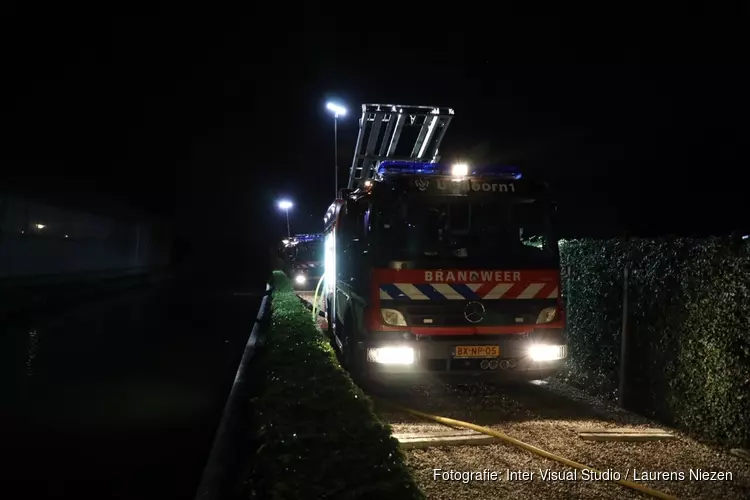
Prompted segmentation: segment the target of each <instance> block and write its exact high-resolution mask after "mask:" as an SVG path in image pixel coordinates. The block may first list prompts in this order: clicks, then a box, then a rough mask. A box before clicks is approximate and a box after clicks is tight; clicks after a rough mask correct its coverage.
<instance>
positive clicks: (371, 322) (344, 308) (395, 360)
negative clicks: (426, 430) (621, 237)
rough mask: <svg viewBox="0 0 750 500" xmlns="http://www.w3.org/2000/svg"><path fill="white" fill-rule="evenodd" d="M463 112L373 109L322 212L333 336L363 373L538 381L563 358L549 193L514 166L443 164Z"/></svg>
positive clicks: (347, 361) (365, 114)
mask: <svg viewBox="0 0 750 500" xmlns="http://www.w3.org/2000/svg"><path fill="white" fill-rule="evenodd" d="M453 116H454V112H453V110H452V109H449V108H441V107H431V106H399V105H383V104H365V105H363V107H362V117H361V119H360V123H359V126H360V129H359V137H358V140H357V145H356V151H355V155H354V159H353V162H352V166H351V169H350V172H349V183H348V187H347V188H345V189H342V190H341V191H340V193H339V196H338V197H337V199H336V200H335V201H334V202H333V203H332V204H331V205H330V207H329V208H328V211H327V212H326V214H325V217H324V222H325V279H324V297H325V305H324V306H325V309H326V316H327V318H328V328H329V335H330V336H331V338H332V340H333V342H334V343H335V347H337V348H338V350H339V352H340V354H341V357H342V360H343V362H344V365H345V366H346V367H347V369H348V370H349V371H350V373H352V374H353V375H356V376H360V377H364V378H365V379H366V380H381V381H395V380H398V379H406V380H415V379H418V378H423V377H427V378H430V377H433V376H442V375H449V376H466V377H470V378H477V377H482V378H485V377H495V378H508V377H513V378H523V379H538V378H544V377H546V376H549V375H552V374H554V373H555V372H556V371H558V370H559V369H560V368H561V367H562V364H563V363H564V360H565V358H566V356H567V341H566V335H565V331H564V330H565V323H564V317H563V308H562V302H561V293H560V258H559V252H558V246H557V238H556V237H555V232H554V217H553V216H554V213H555V205H554V201H553V200H552V198H551V193H550V192H549V189H548V188H547V186H546V184H545V183H543V182H539V181H534V180H533V179H527V178H524V176H523V175H522V173H521V172H520V171H519V170H518V169H515V168H508V167H492V166H480V165H470V164H467V163H456V164H452V165H447V164H443V163H441V162H440V157H439V156H438V147H439V145H440V143H441V141H442V138H443V136H444V134H445V132H446V130H447V128H448V126H449V125H450V123H451V120H452V118H453Z"/></svg>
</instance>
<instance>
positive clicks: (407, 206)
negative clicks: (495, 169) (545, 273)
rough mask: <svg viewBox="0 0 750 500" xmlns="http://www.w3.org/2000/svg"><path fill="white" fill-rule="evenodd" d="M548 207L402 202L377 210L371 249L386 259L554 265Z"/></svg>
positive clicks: (453, 201)
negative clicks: (375, 241) (374, 247)
mask: <svg viewBox="0 0 750 500" xmlns="http://www.w3.org/2000/svg"><path fill="white" fill-rule="evenodd" d="M548 207H549V206H548V205H547V204H546V203H543V202H540V201H537V202H524V203H522V202H518V201H515V202H509V201H506V200H500V201H491V202H481V203H479V202H472V201H470V200H468V199H466V198H453V199H448V200H441V199H434V200H430V199H419V200H415V199H408V198H407V197H404V198H402V199H401V200H398V201H397V202H396V203H392V204H389V206H387V207H386V206H383V207H381V209H380V210H377V211H376V212H377V220H376V221H375V226H376V230H377V233H378V234H377V236H376V238H377V245H376V246H377V247H378V248H379V249H380V251H379V252H378V253H379V254H380V257H382V258H384V259H386V260H420V261H422V260H427V261H429V260H433V261H435V262H436V263H437V262H439V263H440V265H457V266H460V263H461V262H465V263H466V265H468V266H473V265H477V266H478V265H492V263H494V262H497V261H502V262H503V267H507V266H518V267H533V266H545V267H548V266H557V242H556V240H555V239H554V237H553V235H552V234H551V224H550V217H549V210H548ZM488 261H490V262H488Z"/></svg>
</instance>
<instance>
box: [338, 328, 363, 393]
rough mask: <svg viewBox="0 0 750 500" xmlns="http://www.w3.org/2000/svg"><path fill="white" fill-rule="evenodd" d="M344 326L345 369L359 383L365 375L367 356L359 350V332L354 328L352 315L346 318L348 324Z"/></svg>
mask: <svg viewBox="0 0 750 500" xmlns="http://www.w3.org/2000/svg"><path fill="white" fill-rule="evenodd" d="M342 326H343V329H344V332H343V333H344V338H343V339H342V343H343V344H344V347H343V349H342V350H343V353H342V354H343V356H342V357H343V362H344V368H346V370H347V371H348V372H349V375H351V377H352V378H353V379H354V380H355V381H356V382H359V381H361V379H362V378H363V377H364V375H365V373H364V369H365V356H364V353H363V352H362V351H361V350H360V349H358V348H357V332H356V329H355V327H354V320H353V319H352V317H351V316H350V315H349V316H347V318H346V324H344V325H342Z"/></svg>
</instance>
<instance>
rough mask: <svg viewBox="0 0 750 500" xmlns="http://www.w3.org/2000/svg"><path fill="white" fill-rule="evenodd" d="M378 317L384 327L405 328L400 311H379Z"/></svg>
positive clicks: (404, 320)
mask: <svg viewBox="0 0 750 500" xmlns="http://www.w3.org/2000/svg"><path fill="white" fill-rule="evenodd" d="M380 316H381V317H382V318H383V322H384V323H385V324H386V325H391V326H406V318H404V315H403V314H401V311H397V310H396V309H381V310H380Z"/></svg>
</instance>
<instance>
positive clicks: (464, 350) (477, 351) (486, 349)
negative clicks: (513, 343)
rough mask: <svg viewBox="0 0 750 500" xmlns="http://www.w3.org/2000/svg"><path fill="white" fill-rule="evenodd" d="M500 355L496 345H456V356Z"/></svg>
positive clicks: (494, 356)
mask: <svg viewBox="0 0 750 500" xmlns="http://www.w3.org/2000/svg"><path fill="white" fill-rule="evenodd" d="M498 356H500V346H498V345H460V346H456V354H455V357H457V358H496V357H498Z"/></svg>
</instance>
